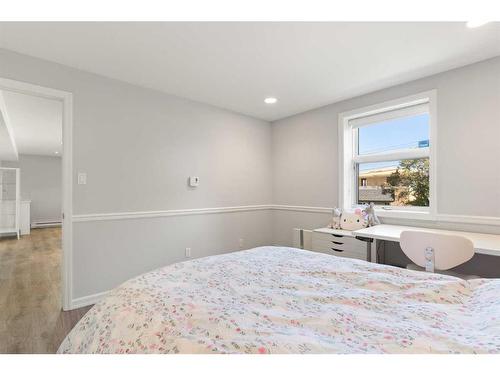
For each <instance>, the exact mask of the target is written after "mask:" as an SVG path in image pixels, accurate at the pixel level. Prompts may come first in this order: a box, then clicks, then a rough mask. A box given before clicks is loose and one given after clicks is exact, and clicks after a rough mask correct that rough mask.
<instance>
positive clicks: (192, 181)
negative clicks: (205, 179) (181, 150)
mask: <svg viewBox="0 0 500 375" xmlns="http://www.w3.org/2000/svg"><path fill="white" fill-rule="evenodd" d="M199 184H200V178H199V177H198V176H191V177H189V186H191V187H197V186H198V185H199Z"/></svg>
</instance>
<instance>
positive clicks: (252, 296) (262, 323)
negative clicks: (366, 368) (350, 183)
mask: <svg viewBox="0 0 500 375" xmlns="http://www.w3.org/2000/svg"><path fill="white" fill-rule="evenodd" d="M499 295H500V279H490V280H487V279H478V280H473V281H469V282H467V281H463V280H460V279H457V278H454V277H451V276H443V275H437V274H428V273H424V272H418V271H409V270H405V269H400V268H396V267H391V266H384V265H378V264H373V263H368V262H364V261H359V260H352V259H345V258H339V257H335V256H331V255H326V254H319V253H315V252H310V251H306V250H298V249H293V248H286V247H259V248H255V249H251V250H247V251H240V252H234V253H229V254H224V255H218V256H212V257H207V258H201V259H196V260H191V261H187V262H183V263H177V264H173V265H170V266H167V267H164V268H161V269H158V270H156V271H153V272H149V273H146V274H144V275H142V276H139V277H137V278H134V279H132V280H130V281H127V282H126V283H124V284H123V285H121V286H120V287H118V288H116V289H115V290H113V291H112V292H111V293H110V294H109V295H108V296H107V297H106V298H105V299H104V300H102V301H101V302H99V303H97V304H96V305H95V306H94V307H93V308H92V309H91V310H90V311H89V312H88V313H87V314H86V315H85V316H84V317H83V318H82V319H81V320H80V322H79V323H78V324H77V325H76V326H75V327H74V329H73V330H72V331H71V333H70V334H69V335H68V336H67V337H66V339H65V340H64V342H63V343H62V344H61V346H60V348H59V353H500V298H499V297H498V296H499Z"/></svg>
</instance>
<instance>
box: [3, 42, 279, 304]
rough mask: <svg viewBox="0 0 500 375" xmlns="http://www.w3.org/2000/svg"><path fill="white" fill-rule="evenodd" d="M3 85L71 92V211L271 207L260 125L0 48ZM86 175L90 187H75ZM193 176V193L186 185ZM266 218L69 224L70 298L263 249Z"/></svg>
mask: <svg viewBox="0 0 500 375" xmlns="http://www.w3.org/2000/svg"><path fill="white" fill-rule="evenodd" d="M0 77H3V78H10V79H14V80H19V81H25V82H29V83H33V84H37V85H41V86H46V87H51V88H55V89H60V90H65V91H69V92H72V93H73V103H74V129H73V152H74V155H73V167H74V179H73V194H74V196H73V205H74V207H73V210H74V215H76V216H78V215H81V214H104V213H120V212H134V211H161V210H174V209H189V208H207V207H210V208H211V207H227V206H231V207H232V206H244V205H260V204H269V203H270V202H271V194H272V188H271V184H270V181H271V166H272V162H271V128H270V124H269V123H268V122H265V121H261V120H256V119H253V118H250V117H247V116H243V115H239V114H235V113H232V112H228V111H225V110H222V109H219V108H215V107H212V106H209V105H205V104H200V103H196V102H192V101H189V100H185V99H180V98H178V97H175V96H171V95H167V94H164V93H161V92H157V91H153V90H149V89H145V88H140V87H137V86H133V85H130V84H126V83H123V82H119V81H116V80H112V79H108V78H104V77H101V76H97V75H94V74H90V73H86V72H83V71H79V70H76V69H72V68H68V67H65V66H62V65H58V64H54V63H50V62H47V61H43V60H40V59H35V58H31V57H28V56H25V55H20V54H17V53H14V52H11V51H7V50H1V49H0ZM79 171H82V172H86V173H87V175H88V177H87V180H88V183H87V185H77V184H76V173H77V172H79ZM190 175H197V176H199V177H200V181H201V183H200V186H199V187H198V188H197V189H190V188H189V187H188V186H187V178H188V176H190ZM270 217H271V213H270V212H269V211H248V212H238V213H217V214H207V215H201V216H200V215H191V216H175V217H169V218H163V219H158V218H142V219H134V220H116V221H113V222H110V221H99V220H96V221H91V222H75V223H73V231H74V238H73V252H74V259H73V269H74V274H73V297H74V298H75V299H79V298H82V297H85V296H87V295H90V294H94V293H99V292H103V291H105V290H107V289H109V288H112V287H114V286H116V285H117V284H119V283H121V282H122V281H124V280H126V279H128V278H130V277H132V276H135V275H137V274H140V273H142V272H145V271H148V270H151V269H154V268H157V267H160V266H163V265H165V264H168V263H171V262H174V261H177V260H180V259H184V253H185V247H191V248H192V254H193V256H194V257H197V256H202V255H207V254H215V253H219V252H224V251H230V250H237V249H238V241H239V239H240V238H243V239H244V241H245V245H244V246H245V247H251V246H257V245H263V244H269V243H270V242H271V223H270Z"/></svg>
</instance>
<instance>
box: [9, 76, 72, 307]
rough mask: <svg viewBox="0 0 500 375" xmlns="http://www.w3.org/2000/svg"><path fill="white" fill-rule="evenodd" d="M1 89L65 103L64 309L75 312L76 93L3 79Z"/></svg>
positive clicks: (63, 193) (62, 280) (63, 203)
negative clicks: (74, 185) (73, 179)
mask: <svg viewBox="0 0 500 375" xmlns="http://www.w3.org/2000/svg"><path fill="white" fill-rule="evenodd" d="M0 90H6V91H14V92H18V93H22V94H28V95H34V96H39V97H42V98H48V99H56V100H59V101H61V102H62V104H63V124H62V126H63V129H62V131H63V153H62V185H63V186H62V195H63V196H62V200H63V201H62V207H63V222H62V228H63V230H62V264H61V287H62V306H63V310H71V308H72V306H71V302H72V299H73V295H72V294H73V266H72V265H73V236H72V230H73V222H72V217H73V184H72V176H73V150H72V145H73V94H72V93H70V92H67V91H61V90H56V89H52V88H48V87H43V86H38V85H34V84H31V83H26V82H20V81H15V80H12V79H7V78H1V77H0Z"/></svg>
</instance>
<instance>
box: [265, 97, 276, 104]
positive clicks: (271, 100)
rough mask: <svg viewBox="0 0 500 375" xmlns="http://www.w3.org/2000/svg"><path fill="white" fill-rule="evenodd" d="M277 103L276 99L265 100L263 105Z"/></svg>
mask: <svg viewBox="0 0 500 375" xmlns="http://www.w3.org/2000/svg"><path fill="white" fill-rule="evenodd" d="M277 101H278V99H276V98H265V99H264V103H266V104H274V103H276V102H277Z"/></svg>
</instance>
